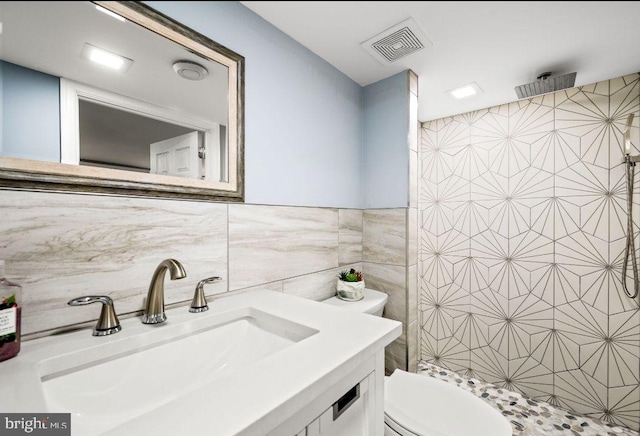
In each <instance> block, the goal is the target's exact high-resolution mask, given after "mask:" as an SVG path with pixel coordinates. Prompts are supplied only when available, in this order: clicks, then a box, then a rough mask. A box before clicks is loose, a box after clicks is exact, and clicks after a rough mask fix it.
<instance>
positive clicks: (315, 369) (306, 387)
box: [0, 290, 402, 436]
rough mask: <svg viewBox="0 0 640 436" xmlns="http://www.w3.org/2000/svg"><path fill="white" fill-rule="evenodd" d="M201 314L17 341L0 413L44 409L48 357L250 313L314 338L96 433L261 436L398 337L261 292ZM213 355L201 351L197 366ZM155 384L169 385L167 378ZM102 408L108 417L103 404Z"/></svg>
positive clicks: (345, 314)
mask: <svg viewBox="0 0 640 436" xmlns="http://www.w3.org/2000/svg"><path fill="white" fill-rule="evenodd" d="M209 307H210V310H209V311H207V312H203V313H200V314H192V313H189V312H188V308H187V307H180V308H175V309H171V310H168V311H167V312H166V313H167V321H166V322H165V323H163V324H160V325H155V326H150V325H145V324H142V323H141V321H140V318H139V317H136V318H129V319H126V320H123V321H122V323H121V324H122V331H121V332H119V333H117V334H115V335H111V336H105V337H94V336H92V335H91V330H90V329H84V330H80V331H76V332H72V333H66V334H62V335H58V336H49V337H45V338H41V339H36V340H32V341H27V342H23V344H22V351H21V352H20V354H19V355H18V356H17V357H15V358H12V359H9V360H7V361H5V362H0V374H1V375H0V411H2V412H26V413H39V412H42V411H45V410H47V409H46V402H45V399H44V398H43V390H42V384H41V382H40V376H41V370H42V367H43V364H42V362H43V361H44V362H46V360H47V359H49V358H51V357H56V356H64V355H66V354H68V353H74V352H75V351H77V350H86V352H83V353H81V354H82V355H83V356H87V355H91V354H92V350H97V349H98V347H101V348H105V347H104V346H103V345H104V344H109V345H112V344H113V346H114V347H117V346H118V343H120V342H125V341H128V342H129V343H131V342H132V339H131V338H132V337H136V336H141V335H147V336H148V335H150V334H151V335H154V336H155V335H162V333H163V332H162V329H163V327H167V326H178V325H181V324H185V325H186V324H187V323H189V322H193V320H195V319H198V318H199V319H201V320H203V322H204V321H206V320H207V319H209V318H211V319H214V318H216V317H217V318H221V317H224V316H225V314H229V313H231V312H233V311H237V310H238V309H242V308H246V307H250V308H253V309H255V310H258V311H262V312H266V313H268V314H271V315H275V316H276V317H279V318H283V319H286V320H288V321H291V322H294V323H297V324H301V325H303V326H306V327H307V328H308V329H313V330H317V333H315V334H312V335H311V336H309V337H306V338H305V339H303V340H301V341H300V342H297V343H294V344H293V345H291V346H288V347H286V348H284V349H281V350H279V351H277V352H275V353H273V354H270V355H268V356H267V357H265V358H262V359H261V360H259V361H258V362H256V363H255V364H253V363H248V364H247V365H243V367H242V368H241V369H239V370H237V371H232V372H231V373H229V374H226V375H225V376H223V377H220V378H218V379H215V380H213V381H211V382H208V383H206V384H203V385H202V386H201V387H199V388H195V389H194V390H193V391H191V392H189V393H188V394H185V395H182V396H180V397H178V398H176V399H174V400H172V401H170V402H168V403H166V404H164V405H161V406H160V407H157V408H155V409H153V410H151V411H149V412H146V413H144V414H142V415H140V416H138V417H137V418H133V419H131V420H128V421H127V422H125V423H124V424H122V425H119V426H118V427H115V428H113V429H111V430H109V431H107V432H106V433H102V434H110V435H123V434H136V435H146V434H149V435H151V434H153V435H180V434H205V433H206V434H215V435H217V436H225V435H237V434H243V435H264V434H266V433H268V432H269V431H272V430H273V429H275V428H276V427H278V425H279V424H281V423H283V422H284V421H286V420H287V419H288V418H290V417H292V416H293V415H295V414H296V413H297V412H298V411H300V410H301V409H302V408H303V407H304V406H305V405H306V404H308V403H309V402H311V401H312V400H313V399H315V398H317V397H318V396H319V395H320V394H322V393H323V392H324V391H325V390H326V388H327V387H328V386H331V385H332V384H334V383H336V382H338V381H339V380H340V379H341V378H342V377H344V376H345V375H347V374H348V373H349V372H350V371H352V370H353V369H355V368H357V367H358V366H359V365H360V364H362V363H364V362H366V361H367V360H368V359H371V358H372V357H373V356H374V355H375V354H376V352H379V351H380V350H382V349H383V348H384V347H385V346H387V345H388V344H390V343H391V342H392V341H393V340H394V339H396V338H397V337H398V336H400V334H401V332H402V324H401V323H400V322H397V321H393V320H389V319H385V318H381V317H376V316H372V315H367V314H361V313H353V312H352V311H348V310H344V309H342V308H337V307H333V306H330V305H327V304H322V303H318V302H314V301H311V300H306V299H303V298H300V297H295V296H291V295H287V294H282V293H279V292H274V291H268V290H255V291H250V292H246V293H240V294H235V295H231V296H228V297H224V298H220V299H217V300H215V301H213V302H210V303H209ZM116 309H117V302H116ZM308 329H307V330H308ZM215 351H216V350H211V349H203V350H202V359H207V358H208V356H211V355H212V354H214V353H215ZM77 354H80V353H77ZM149 365H153V362H149ZM45 366H46V364H45ZM49 366H51V364H49ZM39 371H40V372H39ZM49 371H50V370H49ZM157 382H158V383H160V384H163V383H164V384H168V385H170V384H171V383H172V381H171V380H169V379H167V380H158V381H157ZM104 407H105V411H107V410H109V405H104ZM67 412H69V413H72V422H71V429H72V431H73V428H74V425H73V411H72V410H69V411H67ZM203 429H206V430H205V433H203ZM72 434H74V436H75V433H72Z"/></svg>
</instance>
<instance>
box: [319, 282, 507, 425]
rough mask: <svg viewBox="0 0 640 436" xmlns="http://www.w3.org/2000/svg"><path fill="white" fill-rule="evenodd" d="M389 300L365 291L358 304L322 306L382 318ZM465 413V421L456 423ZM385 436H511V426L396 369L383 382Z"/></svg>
mask: <svg viewBox="0 0 640 436" xmlns="http://www.w3.org/2000/svg"><path fill="white" fill-rule="evenodd" d="M388 298H389V296H388V295H387V294H385V293H384V292H380V291H374V290H372V289H365V290H364V298H363V299H362V300H359V301H354V302H351V301H344V300H341V299H339V298H338V297H331V298H329V299H327V300H324V303H327V304H331V305H333V306H338V307H342V308H344V309H347V310H353V311H357V312H362V313H369V314H372V315H376V316H382V312H383V310H384V305H385V304H386V303H387V300H388ZM460 410H464V411H465V412H464V413H465V417H466V418H465V419H459V411H460ZM384 434H385V436H449V435H456V436H458V435H459V436H510V435H511V434H512V433H511V424H509V422H508V421H507V420H506V419H505V418H504V417H503V416H502V415H501V414H500V413H499V412H498V411H497V410H496V409H494V408H493V407H491V406H489V405H488V404H486V403H485V402H484V401H482V400H480V399H479V398H477V397H476V396H474V395H473V394H470V393H468V392H466V391H464V390H462V389H460V388H458V387H456V386H453V385H450V384H448V383H445V382H443V381H440V380H436V379H434V378H432V377H425V376H422V375H419V374H413V373H409V372H406V371H402V370H399V369H396V370H395V371H394V372H393V374H391V376H388V377H385V381H384Z"/></svg>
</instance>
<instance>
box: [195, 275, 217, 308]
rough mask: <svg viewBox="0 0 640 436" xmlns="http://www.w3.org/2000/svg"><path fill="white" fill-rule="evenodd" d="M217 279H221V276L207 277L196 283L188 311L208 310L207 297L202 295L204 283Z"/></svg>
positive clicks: (213, 281)
mask: <svg viewBox="0 0 640 436" xmlns="http://www.w3.org/2000/svg"><path fill="white" fill-rule="evenodd" d="M219 281H222V277H209V278H208V279H204V280H200V281H199V282H198V284H197V285H196V292H195V294H194V295H193V300H192V301H191V307H190V308H189V312H191V313H199V312H205V311H207V310H209V305H208V304H207V299H206V298H205V296H204V285H206V284H207V283H215V282H219Z"/></svg>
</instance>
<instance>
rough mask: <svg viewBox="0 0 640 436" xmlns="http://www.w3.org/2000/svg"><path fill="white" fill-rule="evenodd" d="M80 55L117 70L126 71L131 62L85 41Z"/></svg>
mask: <svg viewBox="0 0 640 436" xmlns="http://www.w3.org/2000/svg"><path fill="white" fill-rule="evenodd" d="M80 57H81V58H83V59H87V60H90V61H92V62H95V63H97V64H99V65H102V66H104V67H107V68H111V69H113V70H116V71H119V72H125V71H127V70H128V69H129V67H130V66H131V64H133V61H132V60H131V59H128V58H125V57H124V56H120V55H117V54H115V53H111V52H110V51H107V50H104V49H101V48H98V47H96V46H93V45H91V44H87V43H86V42H85V43H84V46H83V47H82V52H81V53H80Z"/></svg>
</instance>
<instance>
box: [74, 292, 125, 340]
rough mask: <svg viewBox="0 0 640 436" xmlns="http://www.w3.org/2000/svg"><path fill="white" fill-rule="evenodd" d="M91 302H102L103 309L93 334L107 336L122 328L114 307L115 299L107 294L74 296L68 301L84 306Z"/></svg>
mask: <svg viewBox="0 0 640 436" xmlns="http://www.w3.org/2000/svg"><path fill="white" fill-rule="evenodd" d="M91 303H102V311H101V312H100V318H98V323H97V324H96V326H95V328H94V329H93V336H107V335H112V334H114V333H118V332H119V331H120V330H122V326H121V325H120V321H118V317H117V316H116V312H115V310H114V307H113V300H112V299H111V298H110V297H107V296H106V295H87V296H84V297H78V298H74V299H73V300H69V302H68V303H67V304H68V305H69V306H84V305H87V304H91Z"/></svg>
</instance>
